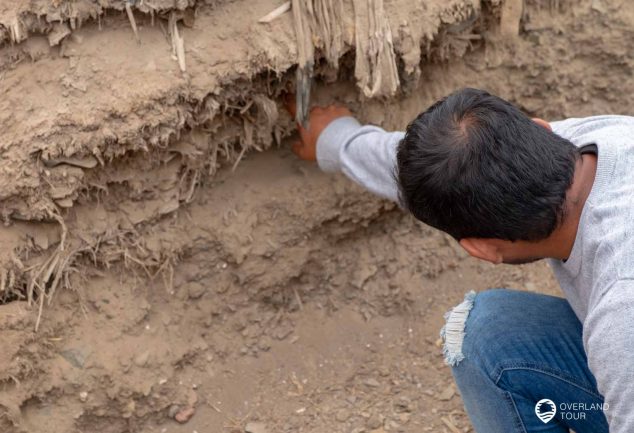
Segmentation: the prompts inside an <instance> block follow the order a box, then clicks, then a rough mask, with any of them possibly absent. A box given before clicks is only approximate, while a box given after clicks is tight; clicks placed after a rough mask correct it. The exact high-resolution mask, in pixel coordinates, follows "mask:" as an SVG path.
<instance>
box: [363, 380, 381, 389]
mask: <svg viewBox="0 0 634 433" xmlns="http://www.w3.org/2000/svg"><path fill="white" fill-rule="evenodd" d="M363 383H364V384H365V385H366V386H369V387H372V388H378V387H379V386H381V384H380V383H379V381H378V380H376V379H374V378H372V377H371V378H369V379H366V380H364V381H363Z"/></svg>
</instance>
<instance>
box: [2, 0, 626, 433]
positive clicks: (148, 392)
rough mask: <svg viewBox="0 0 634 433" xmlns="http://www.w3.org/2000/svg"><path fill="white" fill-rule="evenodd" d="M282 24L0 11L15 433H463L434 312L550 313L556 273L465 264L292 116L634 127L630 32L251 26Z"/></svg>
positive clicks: (429, 8)
mask: <svg viewBox="0 0 634 433" xmlns="http://www.w3.org/2000/svg"><path fill="white" fill-rule="evenodd" d="M279 3H281V2H273V1H268V0H267V1H262V2H256V3H253V2H246V1H242V0H235V1H213V2H212V1H206V2H193V1H189V2H188V1H160V2H152V3H150V2H136V3H133V2H130V3H128V2H93V1H80V2H66V1H59V2H49V1H48V0H46V1H41V2H39V1H34V2H30V3H24V2H17V1H16V2H4V3H3V4H2V6H0V43H2V44H3V45H1V46H0V88H1V89H2V90H1V92H2V95H3V96H4V97H3V98H2V99H0V122H1V123H2V125H3V126H4V128H3V130H2V131H1V132H0V155H1V156H2V160H3V163H2V164H0V200H1V201H0V203H1V206H0V209H1V211H2V217H3V221H4V223H5V225H4V227H3V229H2V231H1V232H0V242H1V243H2V246H3V248H2V251H1V252H0V264H1V266H0V270H1V272H0V304H2V305H0V335H1V336H2V342H3V350H2V351H1V353H0V430H2V431H8V432H13V431H16V432H26V431H28V432H40V431H41V432H44V431H46V432H73V431H84V432H86V431H103V432H113V433H114V432H125V431H131V432H151V431H156V432H159V431H161V432H168V431H169V432H191V431H193V430H195V431H199V432H203V431H213V432H221V431H236V432H242V431H252V432H257V433H262V432H265V431H268V432H278V431H279V432H287V431H288V432H296V431H314V432H322V431H354V432H357V433H361V432H364V431H365V432H375V433H380V432H387V431H404V432H408V431H412V432H413V431H434V432H435V431H443V430H445V431H451V432H453V431H468V429H469V423H468V420H467V419H466V417H465V415H464V412H463V411H462V409H461V403H460V399H459V396H458V395H457V391H456V390H455V388H454V387H453V385H452V384H451V380H450V373H449V371H448V370H447V368H446V367H444V366H443V364H442V354H441V352H440V349H439V348H438V347H437V345H436V340H437V335H438V329H440V327H441V324H442V314H443V313H444V312H445V311H446V310H447V309H448V308H449V307H450V306H451V305H454V304H455V303H456V302H457V301H459V300H460V299H462V295H463V294H464V292H466V291H468V290H470V289H472V288H473V289H483V288H486V287H495V286H510V287H515V288H523V289H527V290H531V291H538V290H539V291H542V292H544V291H545V292H548V293H558V289H557V288H556V286H555V283H554V280H553V279H552V277H551V275H550V271H548V270H547V268H546V267H545V265H544V264H534V265H527V266H521V267H506V266H502V267H495V268H494V267H490V266H488V265H485V264H481V263H478V262H475V261H473V260H471V259H468V258H466V257H465V256H464V254H463V253H462V252H461V251H460V250H459V248H458V247H457V246H456V245H455V243H454V242H453V241H452V240H451V239H449V238H447V237H446V236H444V235H442V234H440V233H438V232H436V231H434V230H432V229H430V228H428V227H425V226H423V225H421V224H418V223H416V222H414V221H413V220H412V219H411V218H409V217H408V216H406V215H404V214H403V213H402V212H401V211H400V210H398V209H397V208H395V206H394V205H393V204H390V203H386V202H384V201H381V200H378V199H376V198H374V197H372V196H370V195H369V194H368V193H366V192H363V191H360V190H359V189H358V188H357V187H355V186H354V185H353V184H352V183H351V182H350V181H349V180H346V179H344V178H343V177H342V176H327V175H325V174H323V173H320V172H319V171H318V169H317V168H316V167H314V166H311V165H307V164H304V163H302V162H300V161H298V160H296V159H295V158H294V157H293V156H292V155H291V154H290V152H289V151H288V150H287V149H288V143H287V141H288V139H287V137H288V136H289V135H290V134H292V132H293V129H294V128H293V121H292V119H290V117H289V116H288V115H287V114H286V113H285V112H284V110H283V109H282V107H281V105H280V104H279V101H280V97H281V96H282V95H283V94H285V93H286V92H288V91H291V90H295V89H296V88H297V85H298V83H300V84H301V83H302V82H303V83H304V84H302V85H303V88H304V89H306V83H311V82H312V92H311V97H312V103H313V104H327V103H331V102H333V101H339V102H342V103H346V104H347V105H349V106H350V107H351V108H352V110H353V111H354V112H355V114H356V115H357V116H358V117H359V118H360V119H362V120H364V121H366V122H371V123H375V124H379V125H382V126H384V127H385V128H387V129H396V128H403V127H404V126H405V125H406V123H407V122H408V121H409V120H410V119H411V118H413V117H414V116H415V115H416V114H418V112H420V111H421V110H422V109H424V108H425V107H427V106H428V105H429V104H430V103H432V102H433V101H435V100H436V99H437V98H439V97H441V96H443V95H444V94H446V93H448V92H449V91H451V90H453V89H455V88H457V87H463V86H474V87H483V88H487V89H488V90H490V91H492V92H494V93H496V94H499V95H500V96H502V97H505V98H507V99H509V100H511V101H513V102H515V103H516V104H518V105H519V106H520V107H522V108H523V109H524V110H525V111H526V112H528V113H529V114H531V115H539V116H540V117H544V118H547V119H551V118H562V117H570V116H583V115H591V114H597V113H602V114H604V113H626V114H627V113H630V112H631V111H632V108H633V107H632V102H631V99H630V98H629V97H628V96H627V95H630V94H632V90H634V89H633V88H632V87H633V86H634V84H633V83H632V81H631V80H629V79H628V78H629V77H631V75H632V68H633V60H632V56H631V55H630V53H629V52H628V49H629V47H630V46H631V43H632V40H633V39H634V31H632V29H633V28H634V26H633V25H632V24H634V10H633V8H632V7H630V6H629V5H628V4H627V2H624V1H620V0H601V1H597V0H592V1H590V0H588V1H580V2H567V1H564V0H560V1H557V2H550V1H548V2H547V1H537V0H532V1H526V2H516V1H511V0H508V1H499V0H489V1H482V2H479V1H466V0H453V1H443V2H440V1H429V2H410V1H405V0H392V1H387V0H386V1H383V2H380V1H375V2H364V1H358V0H354V1H348V2H343V3H337V2H327V1H315V2H306V1H302V0H300V1H293V2H292V3H293V8H294V10H295V13H297V12H298V11H299V12H302V13H303V15H301V16H294V15H293V12H292V11H289V12H286V13H282V14H281V15H279V16H277V17H276V18H275V19H273V20H272V21H270V22H268V23H259V22H258V20H259V19H261V18H262V17H264V16H266V15H267V14H269V13H270V12H271V11H273V10H275V9H276V8H277V7H278V6H280V4H279ZM522 3H523V7H520V6H522ZM295 5H299V6H298V7H297V8H295ZM311 5H316V6H315V9H314V10H312V11H311V10H310V8H309V6H311ZM126 6H127V7H126ZM518 8H519V9H518ZM298 19H299V20H301V22H302V23H303V25H304V27H302V31H301V32H298V30H297V22H298ZM302 32H303V33H302ZM301 35H304V36H303V38H302V37H299V38H298V36H301ZM302 44H303V45H302ZM302 46H303V47H304V48H301V47H302ZM302 50H304V51H302ZM302 52H303V54H302ZM302 56H303V57H302ZM302 58H303V59H304V61H301V59H302ZM298 59H300V60H298ZM311 62H312V65H311ZM298 65H299V66H298ZM297 71H300V72H297ZM302 71H303V72H302ZM298 74H299V75H298ZM298 76H299V77H301V78H300V79H299V80H298V79H297V77H298ZM302 80H303V81H302ZM307 94H308V93H306V95H307ZM36 330H37V331H36ZM179 421H180V422H183V424H181V423H180V422H179ZM245 429H246V430H245Z"/></svg>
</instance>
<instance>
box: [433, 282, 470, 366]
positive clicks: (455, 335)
mask: <svg viewBox="0 0 634 433" xmlns="http://www.w3.org/2000/svg"><path fill="white" fill-rule="evenodd" d="M475 296H476V293H475V292H474V291H473V290H472V291H470V292H469V293H467V294H466V295H465V297H464V301H462V302H461V303H460V304H458V305H456V306H455V307H454V308H452V309H451V310H449V311H448V312H447V313H446V314H445V326H443V328H442V329H441V330H440V337H441V338H442V340H443V342H444V345H443V354H444V356H445V364H447V365H449V366H452V367H453V366H456V365H458V364H459V363H460V361H462V360H463V359H464V354H463V353H462V343H463V341H464V337H465V324H466V322H467V318H468V317H469V312H470V311H471V309H472V308H473V301H474V299H475Z"/></svg>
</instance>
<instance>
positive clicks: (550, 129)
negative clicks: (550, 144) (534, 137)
mask: <svg viewBox="0 0 634 433" xmlns="http://www.w3.org/2000/svg"><path fill="white" fill-rule="evenodd" d="M533 122H535V123H537V124H538V125H539V126H543V127H544V128H546V129H548V130H549V131H552V130H553V128H552V127H551V126H550V123H548V122H546V121H545V120H544V119H540V118H539V117H533Z"/></svg>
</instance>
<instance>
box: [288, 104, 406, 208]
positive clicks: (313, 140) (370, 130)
mask: <svg viewBox="0 0 634 433" xmlns="http://www.w3.org/2000/svg"><path fill="white" fill-rule="evenodd" d="M290 110H291V112H292V107H291V108H290ZM298 128H299V133H300V137H301V142H299V143H296V144H295V145H293V151H294V152H295V153H296V154H297V155H298V156H299V157H300V158H302V159H305V160H317V163H318V164H319V167H320V168H321V169H322V170H324V171H327V172H343V173H344V174H345V175H346V176H348V177H349V178H350V179H352V180H353V181H354V182H356V183H357V184H359V185H361V186H362V187H364V188H365V189H367V190H369V191H371V192H373V193H374V194H376V195H378V196H380V197H384V198H387V199H390V200H392V201H394V202H397V203H398V202H399V198H398V187H397V184H396V179H395V177H394V176H395V172H396V150H397V147H398V143H399V142H400V141H401V139H402V138H403V135H404V133H403V132H386V131H384V130H383V129H381V128H379V127H377V126H371V125H365V126H362V125H361V124H360V123H359V122H358V121H357V120H356V119H355V118H354V117H352V114H351V113H350V111H348V109H346V108H343V107H336V106H330V107H326V108H321V107H317V108H314V109H313V110H311V112H310V116H309V127H308V129H304V128H302V127H301V126H299V127H298Z"/></svg>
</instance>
